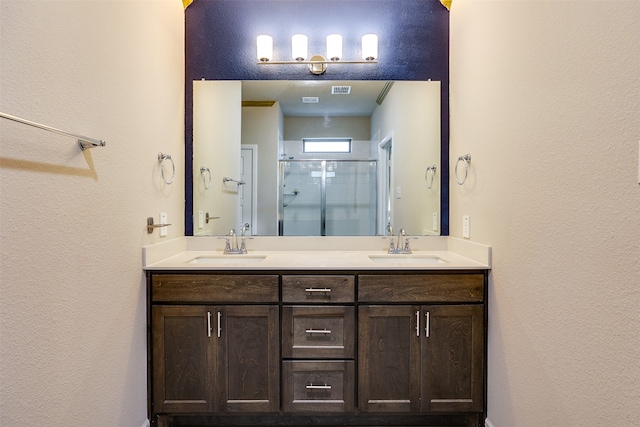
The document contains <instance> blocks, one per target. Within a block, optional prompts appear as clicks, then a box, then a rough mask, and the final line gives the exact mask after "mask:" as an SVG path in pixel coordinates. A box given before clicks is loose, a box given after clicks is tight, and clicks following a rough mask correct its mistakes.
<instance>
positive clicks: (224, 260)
mask: <svg viewBox="0 0 640 427" xmlns="http://www.w3.org/2000/svg"><path fill="white" fill-rule="evenodd" d="M265 258H266V257H265V256H253V255H203V256H199V257H196V258H194V259H192V260H191V261H189V264H198V265H222V266H232V265H247V264H259V263H261V262H262V261H264V259H265Z"/></svg>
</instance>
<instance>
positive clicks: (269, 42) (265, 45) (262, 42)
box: [257, 35, 273, 62]
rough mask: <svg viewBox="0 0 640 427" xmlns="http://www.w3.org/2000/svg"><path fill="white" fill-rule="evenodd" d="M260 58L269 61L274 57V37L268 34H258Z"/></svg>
mask: <svg viewBox="0 0 640 427" xmlns="http://www.w3.org/2000/svg"><path fill="white" fill-rule="evenodd" d="M257 47H258V60H259V61H262V62H268V61H271V60H272V59H273V38H272V37H271V36H267V35H260V36H258V40H257Z"/></svg>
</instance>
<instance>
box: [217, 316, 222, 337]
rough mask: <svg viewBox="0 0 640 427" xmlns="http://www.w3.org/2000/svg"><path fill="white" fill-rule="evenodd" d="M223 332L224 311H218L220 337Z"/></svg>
mask: <svg viewBox="0 0 640 427" xmlns="http://www.w3.org/2000/svg"><path fill="white" fill-rule="evenodd" d="M221 333H222V312H220V311H219V312H218V338H220V334H221Z"/></svg>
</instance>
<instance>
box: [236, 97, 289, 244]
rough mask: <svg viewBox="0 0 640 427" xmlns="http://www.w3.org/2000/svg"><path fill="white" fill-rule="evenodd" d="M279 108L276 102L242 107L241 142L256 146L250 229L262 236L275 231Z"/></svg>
mask: <svg viewBox="0 0 640 427" xmlns="http://www.w3.org/2000/svg"><path fill="white" fill-rule="evenodd" d="M281 126H282V111H281V110H280V104H278V103H276V104H275V105H273V106H272V107H270V108H266V107H243V108H242V143H243V144H255V145H257V146H258V159H257V161H258V179H257V189H254V191H257V192H258V206H257V216H258V223H257V224H252V226H253V227H254V229H253V233H254V234H257V235H262V236H275V235H277V234H278V143H279V135H280V134H281V132H280V129H281Z"/></svg>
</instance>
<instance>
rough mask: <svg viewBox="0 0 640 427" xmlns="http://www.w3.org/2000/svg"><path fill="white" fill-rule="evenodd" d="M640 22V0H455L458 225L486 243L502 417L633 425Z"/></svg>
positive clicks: (456, 229) (496, 402)
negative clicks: (465, 174) (468, 159)
mask: <svg viewBox="0 0 640 427" xmlns="http://www.w3.org/2000/svg"><path fill="white" fill-rule="evenodd" d="M639 22H640V2H638V1H637V0H630V1H489V0H454V2H453V6H452V9H451V125H452V126H451V155H452V156H451V157H452V159H455V157H457V156H459V155H462V154H465V153H467V152H468V153H471V156H472V163H471V165H472V168H471V174H470V178H469V181H468V183H467V184H466V185H464V186H458V185H457V184H456V183H455V181H454V179H453V178H452V179H451V207H452V209H451V234H452V235H454V236H458V237H459V236H461V228H462V227H461V222H462V219H461V218H462V215H465V214H468V215H471V238H472V240H474V241H478V242H482V243H487V244H490V245H491V246H492V247H493V271H492V273H491V283H490V310H489V328H490V329H489V396H488V399H489V408H488V416H489V419H490V420H491V422H492V424H493V425H494V426H495V427H528V426H531V427H539V426H563V427H572V426H575V427H578V426H580V427H582V426H586V425H593V426H617V427H622V426H624V427H627V426H628V427H631V426H638V425H640V405H639V404H638V402H640V381H639V378H640V357H638V356H639V353H638V349H639V348H640V347H639V346H640V314H639V313H640V309H639V307H640V185H638V182H637V176H638V140H640V107H639V102H640V72H639V70H640V49H639V48H638V47H639V46H640V30H638V23H639ZM453 166H454V162H453V161H452V162H451V167H452V168H453Z"/></svg>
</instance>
